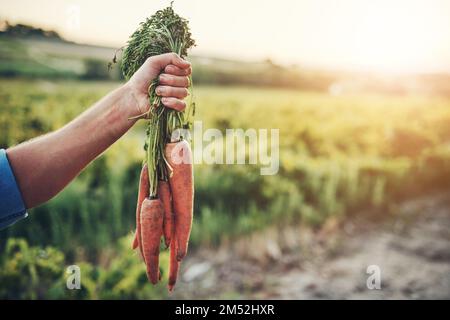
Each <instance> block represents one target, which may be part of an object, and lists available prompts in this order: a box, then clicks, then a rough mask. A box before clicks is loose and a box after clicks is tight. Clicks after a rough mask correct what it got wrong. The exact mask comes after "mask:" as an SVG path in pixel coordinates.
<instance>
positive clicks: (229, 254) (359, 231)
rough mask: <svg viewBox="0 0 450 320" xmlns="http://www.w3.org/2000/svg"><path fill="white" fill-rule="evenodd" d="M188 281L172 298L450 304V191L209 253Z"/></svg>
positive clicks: (192, 261)
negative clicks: (447, 301)
mask: <svg viewBox="0 0 450 320" xmlns="http://www.w3.org/2000/svg"><path fill="white" fill-rule="evenodd" d="M387 212H390V213H387ZM369 266H372V267H369ZM368 268H369V269H368ZM371 268H374V269H371ZM374 270H375V272H377V271H379V289H377V286H376V284H377V282H376V281H375V280H374V277H375V276H376V274H374ZM180 278H181V279H180V281H179V283H178V284H177V287H176V289H175V291H174V293H173V295H172V296H171V298H174V299H184V298H190V299H450V193H439V194H433V195H428V196H425V197H421V198H417V199H414V200H408V201H405V202H403V203H401V204H400V205H398V206H397V207H395V208H391V209H390V210H386V212H383V211H373V212H361V213H360V214H355V215H353V216H352V217H351V218H349V219H347V221H346V222H338V221H337V220H330V221H329V222H328V223H327V224H326V225H325V226H324V227H323V228H322V229H321V230H320V231H312V230H309V229H308V228H303V227H301V226H300V227H290V228H285V229H283V230H282V232H280V231H279V230H267V231H265V232H264V233H261V234H257V235H252V236H249V237H245V238H243V239H239V240H238V241H235V242H233V243H228V244H224V245H223V246H222V247H221V248H219V249H215V250H212V249H202V250H199V251H197V252H195V253H193V254H192V255H191V256H188V258H187V259H186V262H185V263H184V267H183V269H182V274H181V277H180ZM368 282H369V285H368ZM369 287H370V288H371V289H369Z"/></svg>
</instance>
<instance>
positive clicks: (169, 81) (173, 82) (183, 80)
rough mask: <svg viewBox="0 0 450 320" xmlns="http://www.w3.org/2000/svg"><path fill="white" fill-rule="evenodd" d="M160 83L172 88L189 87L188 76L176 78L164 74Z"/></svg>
mask: <svg viewBox="0 0 450 320" xmlns="http://www.w3.org/2000/svg"><path fill="white" fill-rule="evenodd" d="M159 83H160V84H162V85H168V86H172V87H181V88H186V87H189V78H188V77H186V76H174V75H171V74H166V73H163V74H161V75H160V76H159Z"/></svg>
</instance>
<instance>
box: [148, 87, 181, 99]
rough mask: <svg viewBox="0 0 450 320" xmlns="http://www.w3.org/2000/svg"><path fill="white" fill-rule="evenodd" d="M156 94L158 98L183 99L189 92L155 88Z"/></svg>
mask: <svg viewBox="0 0 450 320" xmlns="http://www.w3.org/2000/svg"><path fill="white" fill-rule="evenodd" d="M156 94H157V95H158V96H160V97H175V98H178V99H184V98H186V97H187V96H188V94H189V91H188V89H186V88H177V87H170V86H158V87H156Z"/></svg>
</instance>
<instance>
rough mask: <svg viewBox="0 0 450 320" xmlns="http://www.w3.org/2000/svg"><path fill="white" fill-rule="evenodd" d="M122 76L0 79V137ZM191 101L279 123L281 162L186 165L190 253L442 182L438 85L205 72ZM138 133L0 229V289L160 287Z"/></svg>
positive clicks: (444, 142)
mask: <svg viewBox="0 0 450 320" xmlns="http://www.w3.org/2000/svg"><path fill="white" fill-rule="evenodd" d="M118 85H120V84H119V83H117V82H94V81H77V80H64V81H52V80H25V79H2V80H0V109H1V113H0V128H1V129H0V130H1V132H2V135H1V136H0V147H7V146H11V145H14V144H16V143H20V142H22V141H24V140H26V139H29V138H32V137H34V136H37V135H40V134H43V133H45V132H48V131H50V130H54V129H57V128H59V127H60V126H62V125H63V124H64V123H66V122H67V121H69V120H70V119H72V118H73V117H74V116H76V115H77V114H79V113H80V112H82V111H83V110H84V109H85V108H87V107H89V106H90V105H91V104H92V103H93V102H95V101H96V100H97V99H99V98H100V97H101V96H102V95H104V94H106V93H107V92H108V91H109V90H111V89H112V88H115V87H117V86H118ZM195 100H196V103H197V108H198V112H197V115H196V118H197V120H201V121H202V122H203V127H204V129H207V128H217V129H219V130H221V131H224V130H225V129H227V128H242V129H249V128H255V129H258V128H268V129H271V128H274V129H280V169H279V172H278V174H276V175H273V176H261V175H260V174H259V173H260V171H259V166H258V165H208V164H199V165H196V166H195V178H196V196H195V223H194V228H193V233H192V239H191V254H193V255H195V252H198V251H199V250H203V249H204V248H209V249H211V248H217V247H219V246H226V245H227V243H232V242H235V241H237V240H238V239H240V238H242V237H244V236H248V235H251V234H254V233H257V232H259V231H262V230H266V229H267V228H269V227H270V229H271V230H276V231H275V232H280V231H282V230H284V228H285V227H286V226H288V225H290V226H295V225H301V226H303V227H306V228H309V229H310V230H313V231H314V230H319V231H320V230H321V229H322V227H323V226H324V225H327V222H328V221H330V219H333V220H338V221H345V220H348V219H352V216H353V215H354V214H355V213H357V212H359V213H360V212H364V211H370V210H374V209H382V210H380V212H384V213H385V214H387V215H389V214H391V213H392V214H395V208H396V205H397V204H398V203H399V202H400V201H403V200H405V199H410V198H414V197H417V196H423V195H427V194H429V193H433V192H435V191H439V190H445V189H446V188H448V187H449V185H450V144H449V142H450V99H448V98H445V97H439V96H427V95H416V96H415V95H387V94H384V95H380V94H374V93H372V94H370V93H364V94H363V93H358V94H356V93H355V94H350V93H348V94H341V95H331V94H329V93H328V92H312V91H311V92H309V91H306V92H305V91H300V90H292V89H273V88H272V89H270V88H255V87H253V88H252V87H233V86H227V87H218V86H204V85H201V86H196V87H195ZM143 137H144V126H143V124H139V125H137V126H136V127H135V128H133V129H132V130H131V131H130V132H129V133H127V134H126V136H125V137H124V138H123V139H121V140H120V141H119V142H118V143H116V144H115V145H114V146H113V147H112V148H111V149H109V150H108V151H107V152H105V153H104V154H103V155H102V156H100V157H99V158H98V159H97V160H96V161H95V162H94V163H92V164H91V165H90V166H89V167H88V168H86V170H84V172H83V173H82V174H81V175H80V176H79V177H78V178H77V179H76V180H75V181H74V183H72V184H71V185H70V186H69V187H68V188H67V189H66V190H64V191H63V192H62V193H61V194H60V195H58V196H57V197H56V198H55V199H53V200H51V201H50V202H49V203H47V204H45V205H43V206H40V207H38V208H35V209H32V210H30V216H29V218H27V219H26V220H25V221H22V222H19V223H17V224H16V225H15V226H14V227H11V228H8V229H6V230H4V231H2V232H1V233H0V297H1V298H84V299H91V298H114V299H117V298H124V299H133V298H166V297H167V294H166V293H165V288H164V287H163V285H160V286H157V287H152V286H150V285H148V284H147V282H146V278H145V271H144V268H143V265H142V263H141V262H140V261H139V259H138V257H137V256H136V254H135V253H134V252H132V250H131V249H130V242H131V231H132V230H133V229H134V210H135V197H136V191H137V190H136V189H137V187H136V186H137V178H138V173H139V166H140V162H141V159H142V156H143V150H142V143H143ZM205 144H206V143H205V142H204V145H205ZM69 156H70V155H69ZM71 264H77V265H79V266H80V267H81V268H82V270H83V281H82V285H83V290H79V291H77V290H75V291H70V290H66V289H65V279H66V275H65V268H66V267H67V266H69V265H71ZM166 264H167V255H166V254H165V255H163V258H162V266H163V271H164V270H165V268H166ZM164 275H165V273H164ZM193 292H195V291H193ZM193 294H194V293H193ZM191 297H193V298H195V296H191Z"/></svg>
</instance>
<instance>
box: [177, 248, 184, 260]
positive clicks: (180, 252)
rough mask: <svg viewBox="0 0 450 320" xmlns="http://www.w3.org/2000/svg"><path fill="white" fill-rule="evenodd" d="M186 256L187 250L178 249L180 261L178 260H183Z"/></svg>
mask: <svg viewBox="0 0 450 320" xmlns="http://www.w3.org/2000/svg"><path fill="white" fill-rule="evenodd" d="M184 257H186V252H185V251H178V252H177V261H178V262H180V261H181V260H183V259H184Z"/></svg>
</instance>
